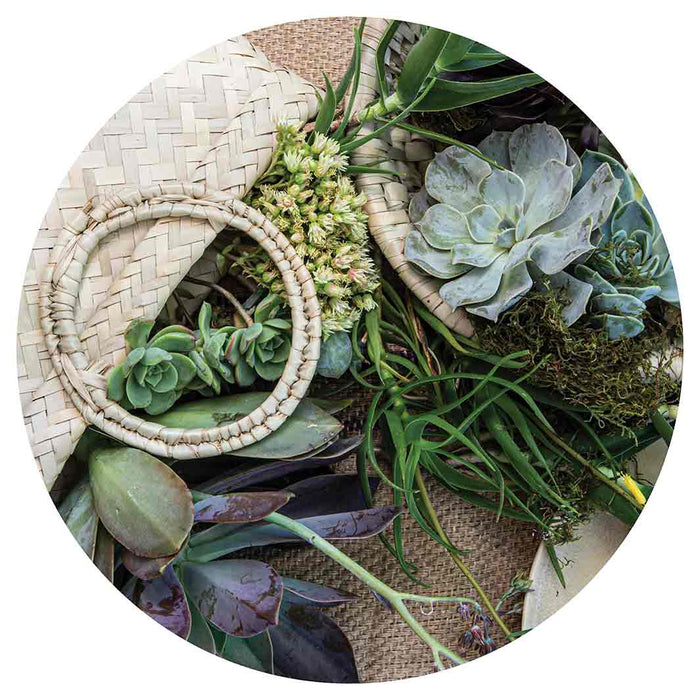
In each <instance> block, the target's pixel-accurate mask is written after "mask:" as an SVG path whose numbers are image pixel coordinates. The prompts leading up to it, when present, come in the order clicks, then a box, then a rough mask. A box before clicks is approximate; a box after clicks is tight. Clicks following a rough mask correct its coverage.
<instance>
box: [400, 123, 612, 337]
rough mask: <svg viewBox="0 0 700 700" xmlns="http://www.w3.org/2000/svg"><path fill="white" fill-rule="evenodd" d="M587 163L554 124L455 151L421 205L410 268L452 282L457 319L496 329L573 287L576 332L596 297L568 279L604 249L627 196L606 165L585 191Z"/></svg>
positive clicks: (408, 246) (414, 214)
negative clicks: (546, 290)
mask: <svg viewBox="0 0 700 700" xmlns="http://www.w3.org/2000/svg"><path fill="white" fill-rule="evenodd" d="M581 170H582V166H581V162H580V160H579V158H578V156H577V155H576V153H574V151H573V149H572V148H571V147H570V146H569V144H568V143H567V142H566V140H565V139H564V137H563V136H562V135H561V133H560V132H559V131H558V130H557V129H556V128H555V127H553V126H550V125H548V124H544V123H542V124H532V125H526V126H522V127H520V128H519V129H516V130H515V131H513V132H512V133H511V132H493V133H492V134H491V135H490V136H488V137H487V138H486V139H484V140H483V141H482V142H481V143H480V144H479V146H478V149H477V150H476V151H475V152H472V151H469V150H466V149H463V148H460V147H458V146H450V147H449V148H446V149H445V150H443V151H441V152H440V153H438V154H437V155H436V156H435V158H434V160H433V161H432V162H431V163H430V165H429V166H428V169H427V171H426V175H425V189H424V190H422V191H421V192H419V193H418V194H417V195H416V196H415V197H414V198H413V200H412V201H411V204H410V208H409V215H410V218H411V220H412V221H413V222H414V224H415V230H414V231H411V232H410V233H409V234H408V236H407V238H406V242H405V249H404V254H405V256H406V258H407V259H408V260H409V261H410V262H411V263H413V264H414V265H416V266H417V267H418V268H420V269H421V270H422V271H423V272H424V273H426V274H427V275H429V276H431V277H434V278H437V279H440V280H445V282H444V284H443V285H442V286H441V287H440V290H439V293H440V296H441V297H442V298H443V299H444V300H445V302H447V304H449V305H450V307H452V308H453V309H456V308H458V307H461V308H464V309H465V310H466V311H467V312H469V313H471V314H474V315H477V316H481V317H483V318H486V319H489V320H491V321H496V320H497V319H498V316H499V315H500V314H501V313H502V312H503V311H505V310H506V309H508V308H510V307H511V306H513V305H514V304H515V303H517V302H518V301H519V300H520V299H521V298H522V297H523V296H524V295H525V294H527V292H528V291H529V290H530V289H531V288H532V287H533V285H534V284H542V282H543V280H544V279H545V278H547V279H549V280H550V281H551V282H552V283H553V284H554V286H567V287H568V288H569V291H570V296H571V298H572V301H571V304H569V305H568V306H567V308H566V309H565V312H564V313H565V321H566V322H567V323H569V324H571V323H573V322H574V321H575V320H576V319H578V318H579V317H580V316H581V315H582V314H583V313H584V311H585V308H586V303H587V301H588V297H587V296H586V293H588V294H590V289H588V288H587V287H585V286H584V285H582V284H581V283H579V282H578V281H577V280H576V279H575V278H573V277H571V276H570V275H566V273H564V272H563V271H564V269H565V268H566V267H567V266H568V265H569V264H571V263H572V262H573V261H574V260H576V259H577V258H579V257H580V256H582V255H584V254H586V253H588V252H590V251H591V250H592V249H593V248H594V244H593V243H592V242H591V236H592V235H593V234H594V232H595V231H596V229H597V228H598V227H599V226H600V225H601V224H602V223H603V222H605V221H606V219H607V218H608V216H609V215H610V211H611V209H612V207H613V204H614V202H615V198H616V196H617V194H618V191H619V189H620V186H621V181H620V180H618V179H617V178H615V177H614V176H613V172H612V170H611V168H610V165H609V164H607V163H601V164H600V165H599V167H598V168H597V169H596V170H595V172H594V173H592V175H591V177H590V178H589V179H588V181H587V182H586V183H585V184H584V185H583V186H582V187H580V188H579V189H578V190H576V191H575V189H574V188H575V186H576V184H577V182H578V181H579V178H580V175H581Z"/></svg>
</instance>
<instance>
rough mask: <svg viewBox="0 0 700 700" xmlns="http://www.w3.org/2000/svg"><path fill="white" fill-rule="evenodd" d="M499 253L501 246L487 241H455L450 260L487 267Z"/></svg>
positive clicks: (500, 253) (501, 251)
mask: <svg viewBox="0 0 700 700" xmlns="http://www.w3.org/2000/svg"><path fill="white" fill-rule="evenodd" d="M500 255H503V248H500V247H498V246H495V245H489V244H487V243H457V244H456V245H455V246H453V248H452V262H454V263H456V264H464V265H472V266H473V267H488V266H489V265H491V263H493V261H494V260H495V259H496V258H497V257H499V256H500Z"/></svg>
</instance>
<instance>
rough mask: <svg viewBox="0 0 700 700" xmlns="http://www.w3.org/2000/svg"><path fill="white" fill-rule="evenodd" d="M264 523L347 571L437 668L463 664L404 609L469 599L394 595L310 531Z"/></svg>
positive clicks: (276, 519)
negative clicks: (383, 604)
mask: <svg viewBox="0 0 700 700" xmlns="http://www.w3.org/2000/svg"><path fill="white" fill-rule="evenodd" d="M265 520H267V521H268V522H271V523H274V524H275V525H279V526H280V527H283V528H285V530H288V531H289V532H292V533H294V534H295V535H297V536H298V537H300V538H301V539H303V540H304V541H306V542H308V543H309V544H310V545H312V546H313V547H316V549H318V550H319V551H320V552H323V554H325V555H326V556H327V557H329V558H330V559H333V561H335V562H337V563H338V564H340V565H341V566H342V567H343V568H345V569H347V570H348V571H349V572H350V573H351V574H352V575H353V576H355V577H357V578H358V579H360V581H362V582H363V583H364V584H365V585H366V586H367V587H368V588H370V589H371V590H372V591H374V592H375V593H377V594H379V595H380V596H381V597H382V598H384V599H385V600H386V601H387V602H388V603H389V604H390V605H391V607H392V608H393V609H394V610H395V611H396V612H397V613H398V614H399V615H400V616H401V617H402V618H403V620H404V621H405V622H406V624H407V625H408V626H409V627H410V628H411V630H413V632H414V634H415V635H416V636H417V637H418V638H419V639H421V640H422V641H423V642H424V643H425V644H426V645H427V646H429V647H430V649H431V651H432V652H433V658H434V659H435V663H436V665H437V667H438V668H440V669H442V668H444V666H443V664H442V659H441V657H443V656H444V657H445V658H447V659H449V660H450V661H452V662H453V663H455V664H462V663H465V659H463V658H462V657H461V656H459V655H457V654H455V653H454V652H453V651H451V650H450V649H448V648H447V647H446V646H444V645H443V644H441V643H440V642H438V641H437V640H436V639H435V638H434V637H433V636H432V635H431V634H430V633H429V632H428V631H427V630H426V629H425V628H424V627H423V625H421V624H420V622H418V620H416V618H415V617H414V616H413V614H412V613H411V611H410V610H409V609H408V607H407V606H406V602H405V601H407V600H412V601H417V602H424V603H432V602H448V601H449V602H472V603H473V601H472V600H471V599H469V598H452V597H444V596H443V597H438V598H431V597H429V596H420V595H415V594H411V593H401V592H399V591H395V590H394V589H393V588H391V587H390V586H387V584H386V583H384V582H383V581H381V580H380V579H378V578H377V577H376V576H374V575H372V574H371V573H370V572H369V571H367V569H364V568H363V567H361V566H360V565H359V564H358V563H357V562H356V561H355V560H353V559H351V558H350V557H349V556H347V554H344V553H343V552H341V551H340V550H339V549H338V548H337V547H335V546H334V545H332V544H331V543H330V542H328V540H324V539H323V537H321V536H320V535H318V534H316V533H315V532H314V531H313V530H311V529H310V528H308V527H306V525H302V524H301V523H300V522H297V521H296V520H292V519H291V518H288V517H286V516H285V515H281V514H280V513H272V514H271V515H268V516H267V517H266V518H265Z"/></svg>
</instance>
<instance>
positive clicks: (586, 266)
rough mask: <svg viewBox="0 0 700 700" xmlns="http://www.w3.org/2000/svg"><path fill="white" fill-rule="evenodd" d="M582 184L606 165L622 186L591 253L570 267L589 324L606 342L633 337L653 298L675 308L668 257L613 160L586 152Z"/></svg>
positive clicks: (635, 190) (651, 219) (631, 181)
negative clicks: (587, 304)
mask: <svg viewBox="0 0 700 700" xmlns="http://www.w3.org/2000/svg"><path fill="white" fill-rule="evenodd" d="M581 162H582V165H583V174H582V177H581V180H582V181H584V182H585V181H586V180H587V179H588V178H589V177H590V175H591V173H592V172H593V171H594V170H595V169H596V168H598V167H599V166H600V164H602V163H606V164H608V165H609V166H610V168H611V169H612V171H613V172H614V174H615V177H617V178H620V180H621V182H622V186H621V188H620V192H619V195H618V197H617V199H616V200H615V205H614V207H613V209H612V212H611V214H610V217H609V218H608V219H607V221H605V223H604V224H603V225H602V226H601V227H600V240H599V241H598V245H597V247H596V249H595V250H594V251H593V252H592V254H591V255H590V257H588V259H587V260H585V261H584V262H583V263H580V264H578V265H576V266H575V267H574V274H575V276H576V277H577V278H578V279H579V280H580V281H581V282H583V283H585V284H588V285H590V288H591V314H592V315H591V321H592V322H593V323H594V324H595V325H597V326H599V327H601V328H604V329H606V330H607V332H608V336H609V337H610V339H611V340H617V339H619V338H623V337H628V338H633V337H635V336H637V335H639V334H640V333H641V332H642V331H643V330H644V319H643V314H644V312H645V310H646V304H647V302H648V301H650V300H651V299H653V298H655V297H656V298H659V299H662V300H663V301H665V302H667V303H669V304H672V305H674V306H679V299H678V286H677V284H676V278H675V275H674V272H673V265H672V263H671V257H670V255H669V252H668V248H667V246H666V241H665V240H664V237H663V234H662V232H661V228H660V226H659V222H658V220H657V219H656V216H655V215H654V212H653V210H652V208H651V206H650V204H649V200H648V199H647V198H646V195H645V194H644V192H643V191H642V190H641V188H640V187H639V185H638V183H637V182H636V180H635V178H634V176H633V175H632V174H631V173H630V172H629V171H628V170H627V169H626V168H625V167H624V166H623V165H622V164H621V163H619V162H618V161H617V160H615V159H614V158H612V157H610V156H607V155H604V154H602V153H597V152H593V151H586V153H584V155H583V158H582V159H581Z"/></svg>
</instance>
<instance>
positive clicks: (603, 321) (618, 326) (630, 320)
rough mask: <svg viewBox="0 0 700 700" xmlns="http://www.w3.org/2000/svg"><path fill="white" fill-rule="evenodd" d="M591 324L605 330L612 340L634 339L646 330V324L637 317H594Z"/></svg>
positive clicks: (611, 315)
mask: <svg viewBox="0 0 700 700" xmlns="http://www.w3.org/2000/svg"><path fill="white" fill-rule="evenodd" d="M591 322H592V323H593V324H594V325H597V326H598V327H599V328H604V329H605V330H606V331H607V332H608V337H609V338H610V340H618V339H619V338H634V337H636V336H638V335H639V334H640V333H641V332H642V331H643V330H644V322H643V321H642V320H641V319H639V318H637V317H635V316H617V315H615V314H602V315H599V316H593V317H592V318H591Z"/></svg>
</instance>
